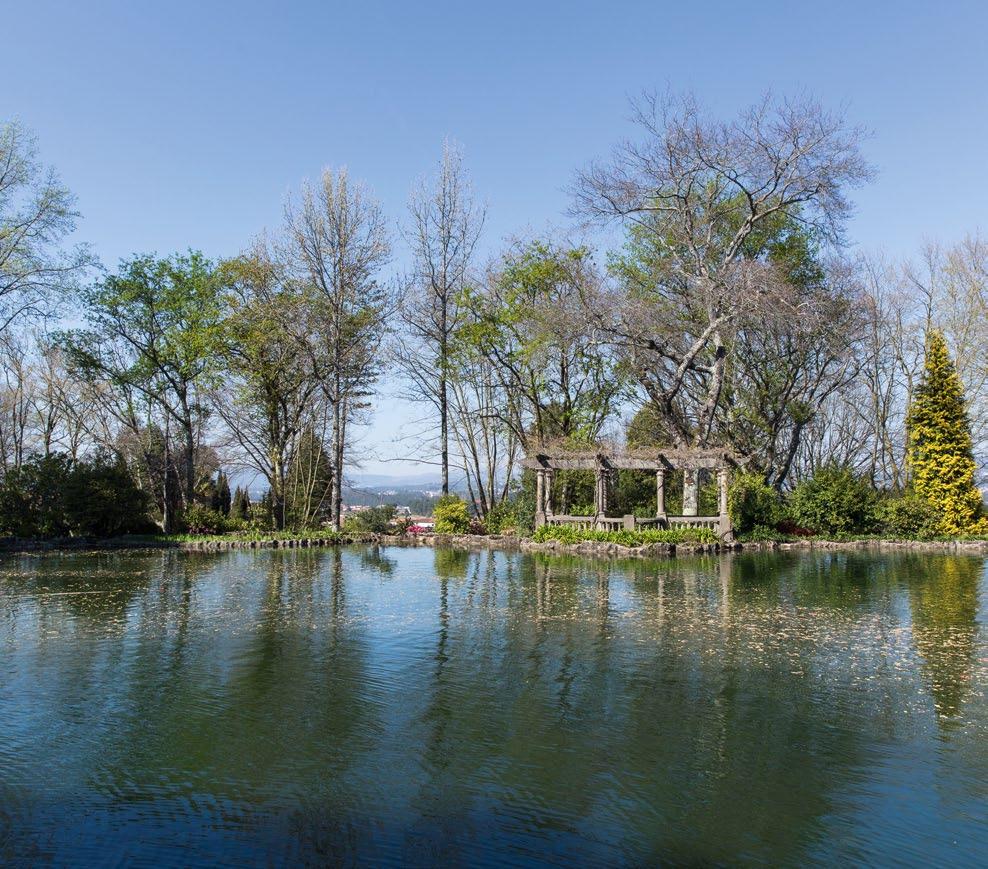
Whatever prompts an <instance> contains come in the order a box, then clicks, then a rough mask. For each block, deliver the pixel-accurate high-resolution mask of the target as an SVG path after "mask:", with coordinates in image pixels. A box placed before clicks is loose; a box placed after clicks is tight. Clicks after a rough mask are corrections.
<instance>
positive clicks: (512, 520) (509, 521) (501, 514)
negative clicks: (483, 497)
mask: <svg viewBox="0 0 988 869" xmlns="http://www.w3.org/2000/svg"><path fill="white" fill-rule="evenodd" d="M484 524H485V525H486V526H487V531H488V532H489V533H490V534H505V533H507V532H509V531H515V530H517V528H518V526H519V524H520V523H519V521H518V517H517V516H516V515H515V511H514V505H513V504H511V503H509V502H507V501H502V502H501V503H500V504H495V505H494V506H493V507H491V509H490V510H488V511H487V516H486V517H485V519H484Z"/></svg>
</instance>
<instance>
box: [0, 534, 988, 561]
mask: <svg viewBox="0 0 988 869" xmlns="http://www.w3.org/2000/svg"><path fill="white" fill-rule="evenodd" d="M360 544H363V545H377V546H404V547H438V548H442V547H447V548H454V549H468V550H476V549H503V550H506V551H521V552H541V553H545V554H548V555H579V556H584V557H588V558H656V559H664V558H673V557H677V556H690V555H717V554H726V553H737V552H788V551H810V550H814V549H816V550H828V551H854V550H869V549H872V550H878V551H882V550H887V551H903V550H905V551H916V552H940V553H951V554H968V555H988V540H894V539H882V540H877V539H876V540H815V539H814V540H795V541H787V542H774V541H773V542H757V543H650V544H645V545H642V546H622V545H621V544H618V543H603V542H598V541H589V540H587V541H583V542H580V543H562V542H560V541H557V540H548V541H545V542H543V543H537V542H536V541H534V540H532V539H531V538H529V537H519V536H517V535H512V534H490V535H481V534H460V535H456V534H421V535H415V536H403V535H397V534H342V535H340V536H339V537H292V538H277V537H271V538H262V539H257V540H244V539H237V538H230V539H223V538H220V537H217V538H207V539H203V540H167V539H155V538H153V537H146V538H133V539H131V538H126V537H121V538H109V539H106V540H94V539H91V538H78V539H72V538H70V539H61V540H10V539H8V540H0V553H3V554H7V555H17V554H23V555H29V554H41V553H50V554H55V553H59V552H114V551H127V550H156V549H161V550H164V549H175V550H178V551H180V552H231V551H235V550H251V549H319V548H327V547H331V546H349V545H360Z"/></svg>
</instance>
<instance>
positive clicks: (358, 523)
mask: <svg viewBox="0 0 988 869" xmlns="http://www.w3.org/2000/svg"><path fill="white" fill-rule="evenodd" d="M394 518H395V505H394V504H382V505H380V506H379V507H368V508H367V509H366V510H361V511H360V512H359V513H354V514H352V515H351V516H348V517H347V520H346V523H345V528H344V530H345V531H353V532H360V533H370V534H384V533H386V532H388V531H391V530H392V521H393V520H394Z"/></svg>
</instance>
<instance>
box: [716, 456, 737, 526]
mask: <svg viewBox="0 0 988 869" xmlns="http://www.w3.org/2000/svg"><path fill="white" fill-rule="evenodd" d="M730 482H731V472H730V471H729V470H728V469H727V468H720V469H718V471H717V495H718V499H717V500H718V504H719V508H720V522H719V523H718V526H719V527H718V529H717V530H718V534H719V535H720V539H721V540H724V541H731V540H733V538H734V529H733V528H732V527H731V516H730V512H729V510H728V506H727V489H728V486H729V485H730Z"/></svg>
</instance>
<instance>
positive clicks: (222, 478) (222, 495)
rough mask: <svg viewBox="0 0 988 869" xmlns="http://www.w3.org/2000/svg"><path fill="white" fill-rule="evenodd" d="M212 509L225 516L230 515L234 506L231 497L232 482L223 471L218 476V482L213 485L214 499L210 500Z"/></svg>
mask: <svg viewBox="0 0 988 869" xmlns="http://www.w3.org/2000/svg"><path fill="white" fill-rule="evenodd" d="M210 501H211V504H210V506H212V508H213V509H214V510H215V511H216V512H217V513H221V514H222V515H224V516H229V515H230V510H231V508H232V506H233V499H232V498H231V496H230V480H229V479H228V478H227V476H226V474H224V473H223V471H222V469H221V470H220V471H219V472H218V473H217V474H216V482H215V484H214V485H213V493H212V498H211V499H210Z"/></svg>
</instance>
